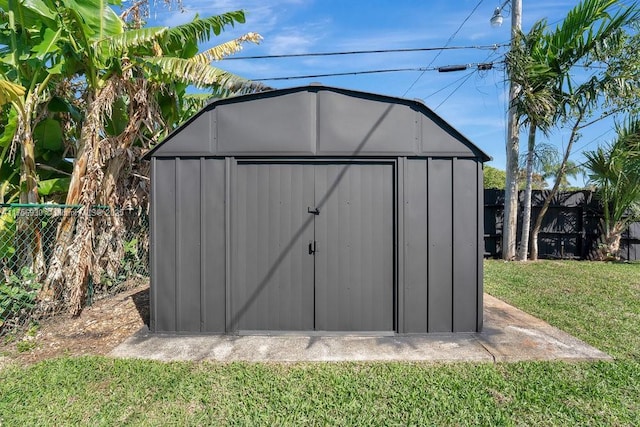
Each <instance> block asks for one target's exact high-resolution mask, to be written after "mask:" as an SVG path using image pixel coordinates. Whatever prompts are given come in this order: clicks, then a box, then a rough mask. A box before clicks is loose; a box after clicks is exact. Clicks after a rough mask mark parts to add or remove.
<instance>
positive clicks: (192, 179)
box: [175, 159, 201, 331]
mask: <svg viewBox="0 0 640 427" xmlns="http://www.w3.org/2000/svg"><path fill="white" fill-rule="evenodd" d="M176 201H177V206H176V247H177V250H178V254H177V263H178V265H177V266H176V275H175V278H176V283H175V286H176V310H177V313H176V321H177V330H178V331H199V330H200V244H201V243H200V239H201V233H200V159H179V160H176Z"/></svg>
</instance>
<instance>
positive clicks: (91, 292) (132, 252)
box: [0, 204, 149, 336]
mask: <svg viewBox="0 0 640 427" xmlns="http://www.w3.org/2000/svg"><path fill="white" fill-rule="evenodd" d="M78 215H89V216H90V217H91V220H92V221H93V224H95V225H96V227H95V229H96V230H101V229H102V230H104V229H107V230H108V229H109V227H111V226H113V225H115V224H118V225H119V228H118V229H119V230H120V231H119V232H117V233H115V232H113V233H100V232H97V233H96V236H94V239H93V242H94V247H93V248H92V250H93V254H94V264H95V265H96V266H98V267H96V268H95V269H94V270H93V272H92V275H91V277H90V280H89V289H88V299H87V303H88V304H91V303H92V301H94V300H95V299H97V298H100V297H102V296H104V295H107V294H113V293H116V292H119V291H120V290H124V289H127V288H128V287H130V286H132V285H133V284H137V283H141V282H142V281H148V277H149V261H148V258H149V257H148V247H149V238H148V235H149V226H148V216H147V214H146V212H144V211H141V210H120V209H115V210H112V209H109V208H108V207H94V208H90V209H89V210H88V211H87V210H84V209H80V207H78V206H67V205H49V204H46V205H0V336H3V335H6V334H9V333H11V332H14V331H16V330H18V329H20V328H23V327H25V326H26V325H28V324H29V323H31V322H33V321H35V320H37V319H38V318H40V317H42V316H43V315H44V312H43V310H41V308H42V307H41V305H40V304H39V301H38V293H39V291H40V289H41V288H42V285H43V283H44V282H45V280H47V273H48V271H49V268H50V265H51V263H52V259H53V258H54V257H53V253H54V250H55V248H56V246H57V245H58V244H59V243H60V242H59V240H58V239H59V236H58V228H59V225H60V223H61V221H62V219H63V218H65V217H68V216H78ZM116 217H117V218H116ZM116 239H117V241H115V240H116ZM114 254H115V256H116V257H117V258H116V262H111V263H110V264H109V265H105V267H104V268H101V267H100V265H101V262H100V260H99V259H98V258H100V257H103V258H104V257H106V256H109V255H111V256H112V259H113V256H114ZM65 309H66V307H65V305H64V298H63V299H62V301H61V304H58V305H57V306H56V308H55V310H56V311H55V312H57V311H60V310H65ZM46 314H47V315H51V314H54V313H52V312H51V310H47V313H46Z"/></svg>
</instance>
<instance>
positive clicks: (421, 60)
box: [150, 0, 613, 184]
mask: <svg viewBox="0 0 640 427" xmlns="http://www.w3.org/2000/svg"><path fill="white" fill-rule="evenodd" d="M183 2H184V3H183V6H184V12H178V11H176V10H173V11H172V10H169V9H167V8H166V7H164V6H161V5H158V6H155V7H152V10H151V19H150V24H152V25H169V26H171V25H176V24H180V23H183V22H188V21H189V20H191V19H193V17H194V16H195V15H196V14H199V15H200V16H209V15H214V14H219V13H223V12H227V11H231V10H237V9H243V10H245V12H246V18H247V21H246V23H245V24H244V25H239V26H237V27H235V28H232V29H228V30H227V31H225V32H224V33H223V34H222V35H221V36H220V37H219V38H217V39H216V40H215V41H216V42H217V43H219V42H222V41H226V40H227V39H232V38H235V37H237V36H240V35H241V34H243V33H246V32H249V31H252V32H257V33H259V34H261V35H262V36H263V37H264V40H263V42H262V43H261V44H260V45H257V46H254V45H246V47H245V49H244V50H243V51H242V52H241V53H239V54H238V55H236V56H249V55H252V56H254V55H280V54H291V53H313V52H339V51H353V50H372V49H406V48H431V47H442V46H445V45H447V43H448V45H449V46H463V47H468V46H487V45H504V44H506V43H508V41H509V37H510V35H509V28H510V15H509V12H510V6H507V7H506V8H505V11H504V15H505V21H504V24H503V26H502V27H499V28H493V27H491V25H490V24H489V18H490V17H491V15H492V14H493V11H494V9H495V8H496V7H497V6H498V5H499V4H501V3H502V2H501V1H497V0H483V1H480V0H422V1H418V0H395V1H383V0H370V1H344V0H343V1H333V0H269V1H264V0H237V1H231V0H183ZM576 3H577V1H575V0H573V1H568V0H564V1H563V0H540V1H535V2H534V1H531V0H523V29H524V30H528V29H529V28H530V27H531V25H532V24H533V23H534V22H535V21H537V20H538V19H541V18H547V20H548V22H549V23H550V24H554V25H555V24H557V23H558V22H560V21H561V20H562V19H563V17H564V16H565V15H566V13H567V11H568V10H569V9H571V8H572V7H573V6H575V4H576ZM474 9H475V12H473V13H471V12H472V11H473V10H474ZM469 15H470V16H469ZM466 18H468V20H467V21H466V23H465V24H464V25H463V26H462V28H460V29H459V31H458V32H457V34H455V37H453V39H452V40H451V41H449V42H448V40H449V39H450V38H451V37H452V36H453V34H454V32H455V31H456V30H457V29H458V27H460V25H461V24H462V22H463V21H464V20H465V19H466ZM506 49H507V48H506V47H498V48H497V49H495V50H494V49H464V50H448V51H441V52H440V53H438V51H430V52H411V53H384V54H367V55H350V56H338V57H315V58H314V57H310V58H291V59H259V60H256V59H253V60H249V59H247V60H229V61H227V60H223V61H221V62H220V63H219V64H218V65H219V66H220V67H221V68H223V69H225V70H228V71H231V72H233V73H236V74H238V75H241V76H243V77H247V78H252V79H260V78H270V77H285V76H297V75H310V74H324V73H340V72H352V71H368V70H379V69H390V68H394V69H395V68H419V67H440V66H448V65H461V64H477V63H486V62H499V61H501V60H502V59H503V57H504V54H505V52H506ZM474 70H475V71H474ZM310 82H321V83H322V84H325V85H328V86H337V87H344V88H349V89H355V90H363V91H369V92H374V93H381V94H386V95H392V96H398V97H405V98H412V99H413V98H418V99H421V100H423V101H424V102H425V103H426V104H427V106H429V107H430V108H431V109H433V110H434V111H435V112H436V113H437V114H439V115H440V116H441V117H443V118H444V119H445V120H446V121H447V122H449V123H450V124H451V125H452V126H453V127H455V128H456V129H458V130H459V131H460V132H462V133H463V134H464V135H466V136H467V137H468V138H469V139H470V140H472V141H473V142H474V143H475V144H476V145H478V146H479V147H480V148H482V149H483V150H484V151H485V152H487V153H488V154H489V155H491V156H492V157H493V159H494V160H493V161H492V162H491V163H489V164H490V165H491V166H494V167H498V168H501V169H504V164H505V160H504V159H505V154H504V152H505V149H504V141H505V128H506V100H507V91H508V88H507V85H506V83H505V73H504V67H503V66H502V65H501V64H496V65H495V66H494V68H493V69H492V70H488V71H477V69H476V68H475V67H472V68H469V69H467V70H465V71H458V72H450V73H439V72H437V71H426V72H424V73H421V72H418V71H412V72H398V73H383V74H367V75H356V76H340V77H321V78H310V79H300V80H286V81H269V82H266V83H267V84H269V85H270V86H272V87H276V88H285V87H292V86H298V85H304V84H308V83H310ZM610 128H611V122H608V123H606V124H605V123H603V124H599V125H597V126H594V127H592V128H588V129H585V131H584V132H583V135H582V138H581V139H580V140H579V141H578V143H577V145H576V147H577V151H576V152H575V153H574V155H573V156H572V159H574V160H575V161H576V162H578V163H579V162H581V161H582V157H581V155H580V152H581V151H582V150H583V149H587V150H590V149H594V148H595V147H596V146H597V144H598V143H599V142H606V141H609V140H611V139H612V137H613V132H607V130H608V129H610ZM542 139H543V137H541V136H539V140H540V141H542ZM567 139H568V131H566V130H563V129H558V130H556V131H555V132H554V133H553V135H551V136H550V137H549V139H548V142H549V143H552V144H554V145H556V146H558V147H560V148H562V147H563V144H565V143H566V140H567ZM521 140H522V142H521V145H522V144H523V143H524V142H525V141H526V139H525V137H524V136H523V138H522V139H521ZM523 151H524V150H523ZM578 183H580V184H581V183H582V179H579V180H578Z"/></svg>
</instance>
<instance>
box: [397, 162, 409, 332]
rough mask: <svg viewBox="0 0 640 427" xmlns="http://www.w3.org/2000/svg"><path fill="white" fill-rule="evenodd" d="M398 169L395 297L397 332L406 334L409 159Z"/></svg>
mask: <svg viewBox="0 0 640 427" xmlns="http://www.w3.org/2000/svg"><path fill="white" fill-rule="evenodd" d="M397 165H398V169H397V171H396V190H397V193H396V197H395V200H394V204H395V208H396V212H395V218H396V224H395V230H394V233H395V236H396V242H395V243H396V259H395V266H396V295H395V305H396V307H395V309H396V313H395V321H396V331H397V332H399V333H405V332H406V328H405V322H404V321H405V294H404V283H405V276H404V273H405V268H404V267H405V263H404V260H405V258H404V257H405V234H404V215H405V200H407V194H406V188H405V184H404V183H405V182H407V158H406V157H400V158H399V159H398V163H397Z"/></svg>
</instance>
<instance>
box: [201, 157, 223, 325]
mask: <svg viewBox="0 0 640 427" xmlns="http://www.w3.org/2000/svg"><path fill="white" fill-rule="evenodd" d="M225 172H226V168H225V161H224V160H223V159H203V161H202V171H201V177H202V184H201V185H202V191H201V194H202V204H201V208H202V209H201V215H202V217H201V220H200V223H201V224H202V225H201V227H202V236H203V237H202V252H201V257H202V266H201V270H202V272H203V273H202V275H203V277H202V282H201V286H202V294H203V300H202V315H201V316H202V329H203V331H205V332H224V331H225V300H226V292H225V291H226V289H225V280H226V274H225V271H226V267H225V265H226V255H225V247H226V244H225V239H226V233H225V218H226V212H225V211H226V203H225V181H226V180H225Z"/></svg>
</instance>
